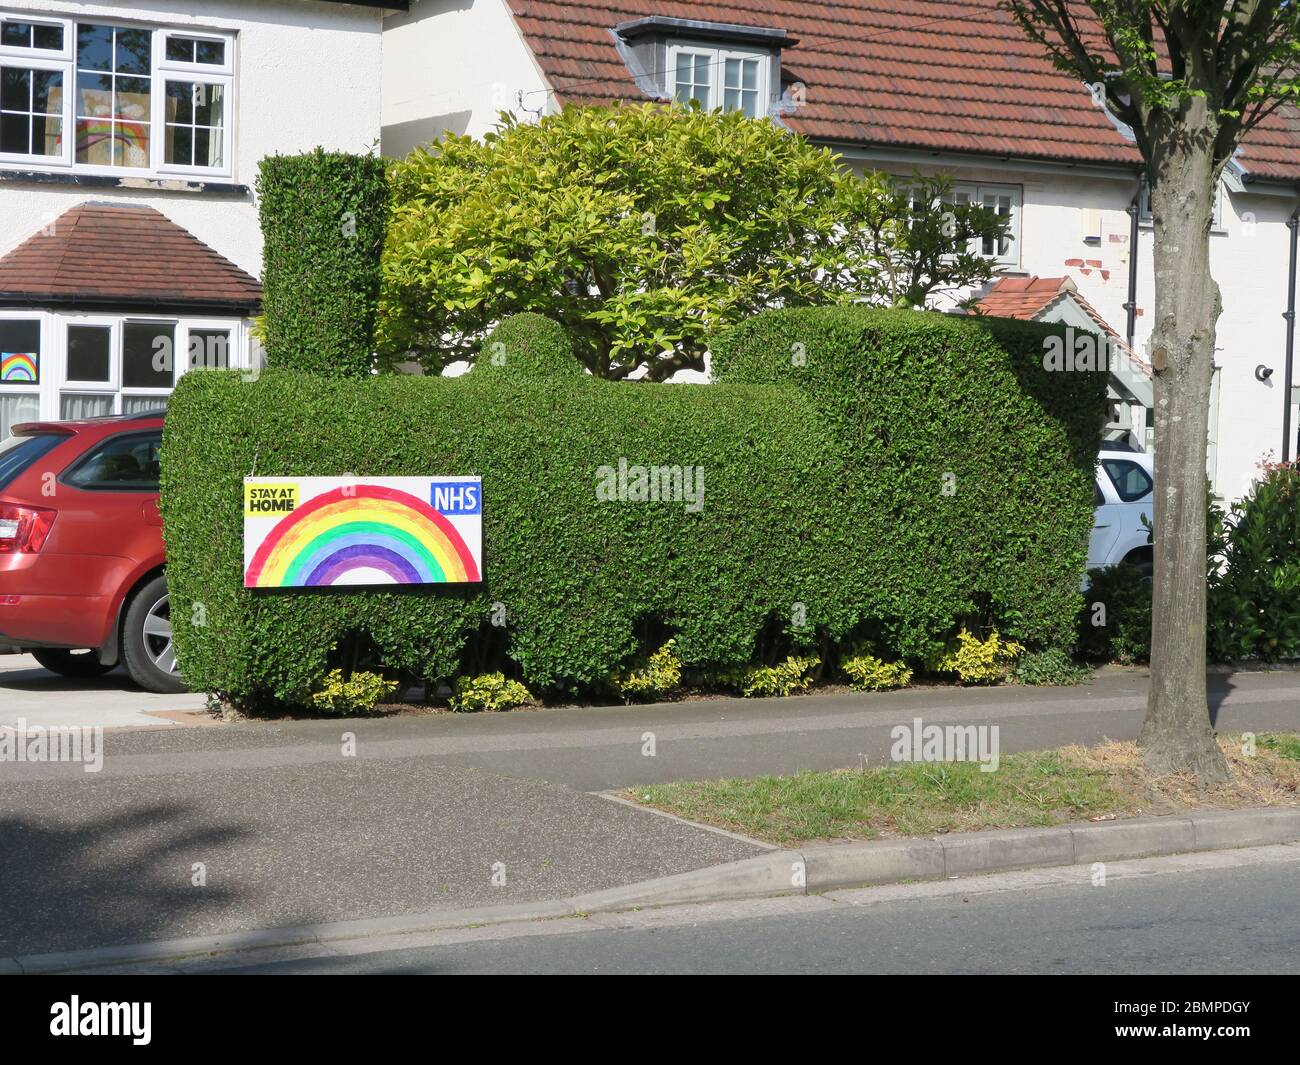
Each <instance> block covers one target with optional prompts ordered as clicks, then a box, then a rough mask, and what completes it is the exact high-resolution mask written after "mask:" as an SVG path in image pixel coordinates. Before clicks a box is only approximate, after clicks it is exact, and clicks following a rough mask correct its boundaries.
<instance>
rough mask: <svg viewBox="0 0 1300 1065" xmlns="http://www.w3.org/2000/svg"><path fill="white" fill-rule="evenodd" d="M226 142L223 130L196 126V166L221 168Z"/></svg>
mask: <svg viewBox="0 0 1300 1065" xmlns="http://www.w3.org/2000/svg"><path fill="white" fill-rule="evenodd" d="M223 141H224V137H223V136H222V133H221V130H219V129H207V128H205V127H203V126H196V127H195V129H194V165H195V166H221V165H222V162H223V160H222V158H221V146H222V143H223Z"/></svg>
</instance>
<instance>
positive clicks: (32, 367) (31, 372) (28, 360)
mask: <svg viewBox="0 0 1300 1065" xmlns="http://www.w3.org/2000/svg"><path fill="white" fill-rule="evenodd" d="M38 365H39V359H38V358H37V355H36V352H34V351H0V381H3V382H4V383H5V384H7V385H16V384H24V385H34V384H36V380H37V378H38V377H39V376H40V371H39V370H38V369H37V367H38Z"/></svg>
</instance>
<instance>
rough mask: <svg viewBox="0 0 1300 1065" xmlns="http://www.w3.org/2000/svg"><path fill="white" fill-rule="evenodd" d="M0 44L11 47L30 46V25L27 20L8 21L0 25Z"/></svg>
mask: <svg viewBox="0 0 1300 1065" xmlns="http://www.w3.org/2000/svg"><path fill="white" fill-rule="evenodd" d="M0 44H7V45H9V47H11V48H30V47H31V46H32V27H31V23H29V22H9V21H8V20H6V21H5V22H4V24H3V25H0Z"/></svg>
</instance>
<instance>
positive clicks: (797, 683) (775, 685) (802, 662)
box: [714, 655, 821, 699]
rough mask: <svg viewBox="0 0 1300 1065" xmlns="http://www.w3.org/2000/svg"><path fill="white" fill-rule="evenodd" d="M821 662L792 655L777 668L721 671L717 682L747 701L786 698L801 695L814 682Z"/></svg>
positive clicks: (716, 675) (747, 667) (758, 667)
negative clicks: (814, 675)
mask: <svg viewBox="0 0 1300 1065" xmlns="http://www.w3.org/2000/svg"><path fill="white" fill-rule="evenodd" d="M820 665H821V659H820V658H815V657H810V656H802V655H790V656H789V657H788V658H787V659H786V660H785V661H784V662H778V663H777V664H776V665H774V666H764V665H757V666H738V667H736V668H733V669H725V670H720V671H718V672H717V673H716V674H715V675H714V681H715V683H717V684H719V685H721V686H722V687H724V688H731V689H732V690H734V691H738V692H740V694H741V695H743V696H744V697H745V698H746V699H768V698H784V697H785V696H787V695H793V694H794V693H795V692H801V691H803V690H804V689H806V688H807V687H808V686H809V685H810V684H812V682H813V671H814V670H815V669H816V668H817V667H818V666H820Z"/></svg>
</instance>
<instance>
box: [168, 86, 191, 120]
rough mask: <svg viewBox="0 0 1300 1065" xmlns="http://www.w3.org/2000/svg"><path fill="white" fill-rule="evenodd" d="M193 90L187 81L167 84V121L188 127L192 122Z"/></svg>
mask: <svg viewBox="0 0 1300 1065" xmlns="http://www.w3.org/2000/svg"><path fill="white" fill-rule="evenodd" d="M194 89H195V86H194V85H193V84H192V83H191V82H188V81H169V82H168V83H167V121H168V122H180V123H183V124H184V125H189V124H190V123H191V122H193V121H194Z"/></svg>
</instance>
